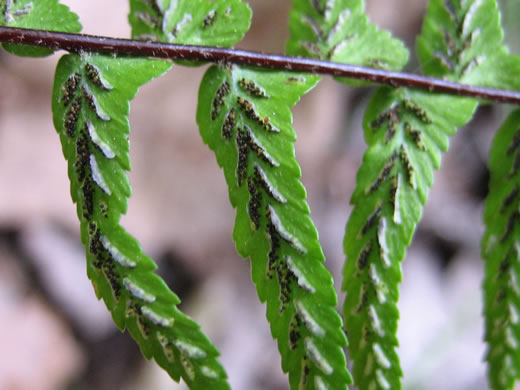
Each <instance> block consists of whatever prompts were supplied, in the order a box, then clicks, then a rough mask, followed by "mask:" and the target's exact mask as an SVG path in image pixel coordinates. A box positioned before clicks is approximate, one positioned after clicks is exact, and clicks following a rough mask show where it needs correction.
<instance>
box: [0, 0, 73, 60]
mask: <svg viewBox="0 0 520 390" xmlns="http://www.w3.org/2000/svg"><path fill="white" fill-rule="evenodd" d="M0 26H9V27H21V28H33V29H41V30H48V31H62V32H71V33H75V32H79V31H81V24H80V23H79V20H78V16H77V15H76V14H75V13H73V12H71V11H70V10H69V8H68V7H67V6H66V5H63V4H61V3H60V1H59V0H37V1H34V0H0ZM3 47H4V49H5V50H7V51H8V52H10V53H12V54H16V55H19V56H28V57H43V56H48V55H50V54H52V53H53V52H54V51H53V50H51V49H47V48H43V47H36V46H22V45H12V44H7V43H4V44H3Z"/></svg>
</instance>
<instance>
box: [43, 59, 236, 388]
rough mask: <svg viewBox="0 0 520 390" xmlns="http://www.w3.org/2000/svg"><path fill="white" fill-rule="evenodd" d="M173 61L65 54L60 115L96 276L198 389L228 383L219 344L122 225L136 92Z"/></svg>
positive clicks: (126, 317)
mask: <svg viewBox="0 0 520 390" xmlns="http://www.w3.org/2000/svg"><path fill="white" fill-rule="evenodd" d="M170 67H171V63H169V62H166V61H158V60H147V59H129V58H127V59H117V58H112V57H103V56H94V55H88V54H82V55H66V56H64V57H62V58H61V59H60V61H59V63H58V67H57V71H56V77H55V81H54V91H53V105H52V108H53V119H54V125H55V127H56V129H57V131H58V133H59V136H60V140H61V143H62V147H63V153H64V155H65V158H66V159H67V161H68V172H69V178H70V181H71V195H72V199H73V201H74V202H75V203H76V204H77V213H78V217H79V219H80V222H81V239H82V241H83V243H84V245H85V246H86V248H87V250H86V252H87V271H88V276H89V278H90V279H91V280H92V283H93V284H94V287H95V290H96V294H97V296H98V297H99V298H102V299H103V300H104V301H105V304H106V305H107V307H108V309H109V310H110V312H111V313H112V318H113V320H114V322H115V323H116V324H117V326H118V327H119V328H120V329H121V330H124V329H125V328H127V329H128V330H129V332H130V334H131V335H132V337H133V338H134V339H135V340H136V341H137V342H138V344H139V346H140V347H141V350H142V352H143V355H144V356H145V357H146V358H148V359H150V358H152V357H153V358H154V359H155V360H156V361H157V363H158V364H159V365H160V366H162V367H163V368H164V369H165V370H166V371H167V372H168V373H169V374H170V376H171V377H172V378H173V379H175V380H177V381H178V380H179V379H180V377H182V378H183V379H184V381H185V382H186V383H187V384H188V385H189V386H190V388H191V389H200V390H206V389H229V385H228V384H227V382H226V374H225V372H224V370H223V368H222V367H221V366H220V364H219V363H218V362H217V360H216V357H217V355H218V351H217V350H216V348H215V347H214V346H213V345H212V344H211V343H210V341H209V340H208V338H207V337H206V336H205V335H204V334H203V333H202V331H201V330H200V328H199V325H198V324H197V323H196V322H194V321H193V320H192V319H190V318H189V317H187V316H186V315H184V314H183V313H182V312H180V311H179V310H178V309H177V307H176V305H177V304H178V303H179V302H180V301H179V298H178V297H177V296H176V295H175V294H174V293H173V292H172V291H171V290H170V289H169V288H168V287H167V286H166V284H165V283H164V281H163V280H162V279H161V278H160V277H159V276H157V274H155V273H154V270H155V269H156V268H157V267H156V265H155V263H154V262H153V261H152V260H151V259H150V258H149V257H147V256H146V255H145V254H144V253H143V252H142V250H141V248H140V246H139V244H138V243H137V241H136V240H135V239H134V238H133V237H131V236H130V235H129V234H128V233H127V232H126V231H125V230H124V229H123V228H122V227H121V226H120V225H119V221H120V218H121V215H122V214H124V213H125V212H126V209H127V199H128V197H129V196H130V193H131V189H130V184H129V182H128V178H127V175H126V171H128V170H129V169H130V162H129V157H128V151H129V141H128V133H129V130H130V129H129V123H128V118H127V117H128V113H129V102H130V100H131V99H132V98H133V97H134V96H135V94H136V93H137V89H138V88H139V87H140V86H141V85H143V84H144V83H146V82H148V81H150V80H151V79H153V78H154V77H157V76H160V75H161V74H163V73H164V72H166V71H167V70H168V69H170Z"/></svg>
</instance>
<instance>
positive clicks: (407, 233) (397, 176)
mask: <svg viewBox="0 0 520 390" xmlns="http://www.w3.org/2000/svg"><path fill="white" fill-rule="evenodd" d="M475 107H476V104H475V103H474V101H472V100H468V99H461V98H456V97H449V96H442V95H437V96H432V95H429V94H427V93H424V92H419V91H411V90H407V89H398V90H394V89H390V88H386V87H385V88H380V89H378V91H377V92H376V94H375V95H374V96H373V98H372V100H371V102H370V104H369V106H368V108H367V112H366V115H365V119H364V123H363V127H364V131H365V138H366V140H367V143H368V144H369V147H368V149H367V151H366V152H365V155H364V157H363V163H362V165H361V168H360V170H359V172H358V175H357V184H356V190H355V191H354V194H353V195H352V199H351V203H352V204H353V205H354V209H353V211H352V214H351V216H350V218H349V221H348V223H347V228H346V235H345V242H344V247H345V254H346V255H347V263H346V266H345V268H344V282H343V290H344V291H348V295H347V298H346V300H345V304H344V306H343V311H344V315H345V326H346V329H347V334H348V336H349V339H350V347H349V350H350V356H351V358H352V359H353V361H354V371H353V374H354V380H355V384H356V385H357V386H358V388H359V389H385V390H387V389H400V388H401V383H400V376H401V375H402V372H401V368H400V363H399V358H398V355H397V353H396V351H395V348H396V347H397V345H398V342H397V338H396V332H397V320H398V318H399V312H398V310H397V300H398V298H399V290H398V285H399V282H400V281H401V278H402V274H401V261H402V259H403V258H404V255H405V251H406V247H407V246H408V245H409V244H410V241H411V239H412V235H413V233H414V231H415V228H416V226H417V223H418V222H419V220H420V218H421V214H422V208H423V206H424V204H425V202H426V199H427V196H428V190H429V188H430V187H431V185H432V184H433V170H434V169H437V168H439V165H440V160H441V152H443V151H445V150H446V149H447V147H448V137H449V136H450V135H453V134H454V133H455V131H456V129H457V127H460V126H462V125H464V124H465V123H467V122H468V121H469V120H470V119H471V117H472V114H473V111H474V109H475Z"/></svg>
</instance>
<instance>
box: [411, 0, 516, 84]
mask: <svg viewBox="0 0 520 390" xmlns="http://www.w3.org/2000/svg"><path fill="white" fill-rule="evenodd" d="M503 36H504V33H503V31H502V28H501V26H500V12H499V9H498V6H497V2H496V0H469V1H468V0H466V1H464V0H446V1H441V0H432V1H430V3H429V7H428V13H427V18H426V20H425V21H424V24H423V29H422V32H421V36H420V37H419V38H418V39H417V53H418V55H419V59H420V61H421V64H422V67H423V71H424V73H425V74H427V75H429V76H433V77H440V78H448V79H451V80H455V81H459V82H464V83H468V84H474V85H483V86H490V87H500V86H503V87H506V88H511V85H510V84H509V85H507V84H506V82H505V80H504V81H503V82H500V83H497V82H496V81H497V78H499V77H503V73H510V74H512V75H514V69H508V72H501V71H500V70H499V69H497V68H496V67H497V65H498V66H500V65H499V64H500V63H501V62H503V61H508V59H507V57H508V54H507V53H508V50H507V48H506V47H505V46H504V44H503V42H502V40H503ZM486 63H488V64H486ZM507 65H508V66H510V65H513V64H512V63H511V62H510V61H509V62H508V63H507ZM512 79H513V77H511V80H512ZM497 84H498V85H497ZM516 84H517V85H518V82H516Z"/></svg>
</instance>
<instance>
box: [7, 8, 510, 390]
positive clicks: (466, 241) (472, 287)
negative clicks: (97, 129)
mask: <svg viewBox="0 0 520 390" xmlns="http://www.w3.org/2000/svg"><path fill="white" fill-rule="evenodd" d="M63 2H64V3H66V4H67V5H69V6H70V7H71V8H72V10H73V11H75V12H76V13H78V14H79V15H80V18H81V22H82V24H83V26H84V32H85V33H91V34H98V35H108V36H114V37H128V36H129V34H130V30H129V26H128V24H127V15H128V2H127V1H126V0H117V1H110V2H107V1H102V0H89V1H81V0H63ZM249 3H250V5H251V7H252V8H253V12H254V17H253V25H252V29H251V31H250V32H249V33H248V35H247V36H246V38H245V40H244V41H243V42H242V43H240V44H239V45H238V46H239V47H241V48H247V49H253V50H260V51H265V52H272V53H283V51H284V44H285V40H286V39H287V36H288V28H287V17H288V13H289V8H290V1H280V0H249ZM501 6H502V7H503V9H504V10H507V12H504V15H505V16H504V18H503V19H504V22H505V27H506V29H507V37H506V39H507V41H508V43H509V44H510V47H511V48H512V49H513V50H514V51H516V52H519V49H520V40H518V39H515V37H516V38H517V37H519V36H520V35H519V34H520V25H519V24H518V23H517V20H518V18H517V16H518V15H520V2H519V1H517V0H502V1H501ZM425 7H426V0H413V1H410V0H367V12H368V14H369V15H370V18H371V19H372V21H374V22H375V23H377V24H378V25H379V26H380V27H382V28H386V29H389V30H391V31H392V32H393V33H394V34H395V35H396V36H397V37H399V38H400V39H402V40H404V41H405V42H406V43H407V45H408V47H410V48H413V44H414V37H415V36H416V35H417V34H418V33H419V31H420V26H421V20H422V17H423V14H424V11H425ZM100 10H103V11H102V12H101V11H100ZM59 56H60V55H59V54H56V55H54V56H51V57H50V58H46V59H30V58H17V57H14V56H12V55H9V54H7V53H5V52H3V51H0V324H1V325H0V328H1V332H0V346H1V347H0V390H26V389H27V390H29V389H30V390H62V389H63V390H90V389H96V390H105V389H106V390H108V389H129V390H134V389H145V388H146V389H157V390H160V389H184V388H185V386H184V385H183V384H180V385H177V384H175V383H173V382H172V381H171V380H170V379H169V377H168V376H167V375H166V374H165V373H163V372H162V371H161V370H160V369H159V368H158V367H157V366H156V365H155V363H153V362H147V361H145V360H144V358H142V357H141V355H140V352H139V350H138V347H137V346H136V344H135V343H134V342H133V340H132V339H131V338H130V337H129V336H128V335H126V334H121V333H120V332H119V331H118V330H117V329H116V327H115V325H114V324H113V323H112V321H111V318H110V316H109V314H108V312H107V310H106V309H105V307H104V304H102V303H101V302H98V301H97V300H96V299H95V295H94V291H93V288H92V286H91V284H90V282H89V281H88V280H87V278H86V272H85V260H84V249H83V247H82V246H81V244H80V237H79V225H78V221H77V219H76V213H75V208H74V206H73V204H72V202H71V200H70V196H69V183H68V178H67V168H66V163H65V160H64V158H63V155H62V152H61V147H60V144H59V140H58V137H57V135H56V133H55V130H54V128H53V125H52V118H51V111H50V96H51V90H52V82H53V72H54V69H55V66H56V62H57V60H58V58H59ZM412 56H413V55H412ZM409 70H410V71H417V70H418V67H417V62H416V60H415V59H413V58H412V61H411V63H410V66H409ZM203 72H204V68H183V67H180V66H176V67H174V69H173V70H172V71H170V72H169V73H168V74H167V75H165V76H164V77H162V78H161V79H159V80H155V81H154V82H152V83H150V84H148V85H146V86H145V87H143V88H142V89H141V91H140V92H139V94H138V96H137V98H136V99H135V101H134V102H133V104H132V112H131V116H130V122H131V126H132V134H131V145H132V147H131V160H132V171H131V172H130V180H131V183H132V186H133V192H134V195H133V197H132V198H131V199H130V202H129V212H128V215H126V216H125V217H124V218H123V221H122V223H123V225H124V226H125V228H126V229H127V230H128V231H129V232H130V233H132V234H134V235H135V236H136V237H137V238H138V240H139V241H140V242H141V244H142V246H143V248H144V250H145V251H146V252H147V253H148V254H149V255H151V256H152V257H153V258H154V259H155V260H156V261H157V262H158V263H159V267H160V268H159V269H160V271H159V272H160V274H161V275H162V276H163V277H164V278H165V280H166V281H167V282H168V284H169V285H170V286H171V287H172V288H173V289H174V290H175V291H176V292H177V293H178V295H179V296H180V297H181V299H182V300H183V303H182V309H183V310H184V311H186V312H187V313H188V314H189V315H191V316H193V317H194V318H195V319H196V320H197V321H199V322H200V323H201V324H202V327H203V329H204V331H205V332H206V333H207V334H208V335H209V336H210V337H211V339H212V340H213V341H214V342H215V344H216V345H217V346H218V347H219V348H220V351H221V352H222V362H223V364H224V366H225V368H226V369H227V372H228V374H229V376H230V383H231V385H232V386H233V388H234V389H239V390H242V389H250V390H285V389H288V385H287V379H286V377H285V376H284V375H283V374H282V373H281V369H280V358H279V356H278V352H277V350H276V344H275V342H274V341H273V340H272V339H271V337H270V334H269V329H268V325H267V322H266V320H265V307H264V306H263V305H261V304H260V303H259V302H258V299H257V296H256V292H255V290H254V287H253V286H252V283H251V282H250V275H249V264H248V261H246V260H243V259H241V258H239V257H238V255H237V254H236V252H235V250H234V245H233V242H232V240H231V232H232V228H233V221H234V211H233V210H232V208H231V206H230V204H229V202H228V195H227V188H226V186H225V182H224V177H223V174H222V172H221V171H220V170H219V169H218V167H217V164H216V162H215V158H214V155H213V153H212V152H210V151H209V150H208V149H207V148H206V147H205V146H204V145H203V144H202V142H201V139H200V136H199V134H198V128H197V126H196V123H195V109H196V98H197V93H198V84H199V82H200V79H201V77H202V74H203ZM371 92H372V89H369V88H365V89H352V88H349V87H346V86H343V85H340V84H337V83H335V82H333V81H332V80H331V79H329V78H325V79H324V80H323V81H322V82H321V83H320V84H319V86H318V87H317V88H316V89H315V90H313V91H312V92H311V93H309V94H308V95H307V96H305V97H304V98H303V99H302V101H301V102H300V103H299V104H298V105H297V106H296V108H295V109H294V124H295V128H296V131H297V133H298V141H297V143H296V154H297V157H298V159H299V161H300V163H301V166H302V171H303V178H302V180H303V182H304V184H305V186H306V188H307V191H308V200H309V204H310V207H311V210H312V218H313V220H314V221H315V223H316V225H317V227H318V230H319V232H320V237H321V243H322V245H323V248H324V252H325V254H326V256H327V266H328V268H329V269H330V270H331V271H332V272H333V274H334V277H335V280H336V282H337V286H338V288H339V285H340V282H341V277H340V271H341V268H342V263H343V261H344V256H343V250H342V238H343V233H344V228H345V222H346V220H347V218H348V215H349V213H350V210H351V208H350V206H349V199H350V195H351V193H352V191H353V188H354V184H355V175H356V170H357V168H358V167H359V165H360V162H361V158H362V153H363V151H364V149H365V143H364V140H363V135H362V130H361V119H362V116H363V111H364V107H365V106H366V104H367V102H368V99H369V96H370V94H371ZM508 110H510V107H507V106H485V107H481V108H480V109H479V111H478V112H477V115H476V116H475V119H474V120H473V121H472V122H471V124H470V125H469V126H468V128H465V129H462V130H461V131H460V132H459V133H458V134H457V135H456V136H454V137H453V138H452V141H451V148H450V151H449V152H448V153H447V154H445V156H444V158H443V167H442V169H441V171H439V172H437V173H436V176H435V185H434V187H433V189H432V191H431V193H430V199H429V202H428V205H427V206H426V208H425V210H424V218H423V220H422V222H421V224H420V226H419V229H418V231H417V232H416V234H415V238H414V242H413V245H412V246H411V248H410V249H409V251H408V253H407V257H406V260H405V261H404V263H403V272H404V280H403V283H402V286H401V299H400V303H399V306H400V312H401V319H400V323H399V340H400V343H401V345H400V350H399V352H400V354H401V359H402V365H403V370H404V387H405V389H414V390H415V389H418V390H422V389H424V390H427V389H445V390H449V389H454V390H455V389H457V390H459V389H472V390H479V389H487V388H488V386H487V382H486V377H485V365H484V364H483V363H482V359H483V356H484V352H485V346H484V344H483V342H482V335H483V321H482V319H481V311H482V307H481V292H480V285H481V279H482V269H483V264H482V261H481V260H480V256H479V237H480V235H481V234H482V232H483V226H482V222H481V214H482V206H483V200H484V197H485V195H486V193H487V181H488V172H487V169H486V160H487V155H488V150H489V147H490V143H491V139H492V137H493V134H494V132H495V130H496V129H497V128H498V127H499V126H500V123H501V121H502V120H503V119H504V117H505V115H506V114H507V111H508ZM342 300H343V296H342V295H340V301H342Z"/></svg>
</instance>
